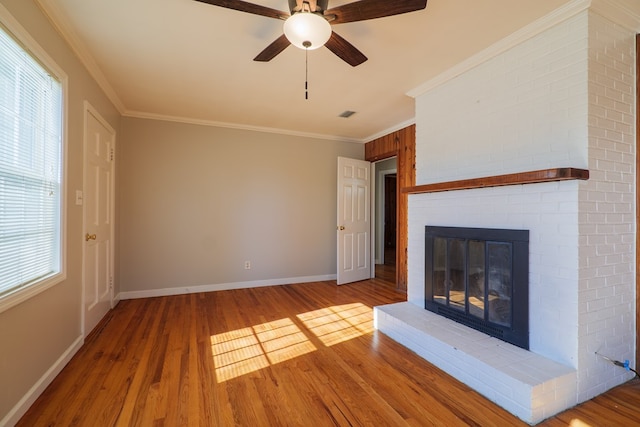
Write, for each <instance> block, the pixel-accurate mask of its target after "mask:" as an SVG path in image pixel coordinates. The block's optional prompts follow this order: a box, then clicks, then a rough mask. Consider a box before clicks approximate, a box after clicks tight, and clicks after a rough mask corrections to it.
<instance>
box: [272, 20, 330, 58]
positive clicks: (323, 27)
mask: <svg viewBox="0 0 640 427" xmlns="http://www.w3.org/2000/svg"><path fill="white" fill-rule="evenodd" d="M331 32H332V31H331V25H330V24H329V22H327V20H326V19H324V18H323V17H322V16H320V15H317V14H315V13H311V12H298V13H296V14H294V15H291V16H290V17H289V18H287V20H286V21H284V35H285V36H286V37H287V39H288V40H289V41H290V42H291V44H292V45H294V46H296V47H298V48H300V49H309V50H313V49H318V48H319V47H322V46H324V44H325V43H326V42H327V41H328V40H329V38H330V37H331ZM309 43H310V45H309Z"/></svg>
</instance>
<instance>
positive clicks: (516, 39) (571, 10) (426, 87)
mask: <svg viewBox="0 0 640 427" xmlns="http://www.w3.org/2000/svg"><path fill="white" fill-rule="evenodd" d="M591 1H592V0H573V1H571V2H569V3H567V4H565V5H564V6H562V7H560V8H558V9H556V10H554V11H553V12H551V13H549V14H548V15H546V16H544V17H542V18H540V19H538V20H536V21H534V22H532V23H531V24H529V25H527V26H525V27H523V28H521V29H519V30H518V31H516V32H515V33H513V34H511V35H509V36H507V37H505V38H503V39H502V40H500V41H498V42H496V43H494V44H493V45H491V46H489V47H488V48H486V49H484V50H481V51H480V52H478V53H476V54H475V55H473V56H471V57H469V58H468V59H466V60H464V61H462V62H460V63H459V64H457V65H455V66H453V67H451V68H450V69H448V70H447V71H445V72H444V73H442V74H440V75H438V76H436V77H434V78H433V79H431V80H429V81H427V82H425V83H423V84H421V85H420V86H418V87H416V88H414V89H411V90H410V91H409V92H407V95H408V96H411V97H412V98H417V97H418V96H420V95H424V94H425V93H427V92H429V91H431V90H433V89H435V88H436V87H438V86H440V85H442V84H444V83H446V82H448V81H450V80H452V79H454V78H455V77H458V76H460V75H462V74H464V73H466V72H467V71H469V70H471V69H473V68H475V67H477V66H478V65H480V64H482V63H484V62H486V61H488V60H490V59H492V58H494V57H496V56H498V55H500V54H501V53H503V52H506V51H507V50H509V49H511V48H512V47H514V46H517V45H519V44H520V43H523V42H524V41H526V40H528V39H530V38H532V37H534V36H537V35H538V34H540V33H542V32H544V31H546V30H548V29H549V28H552V27H554V26H556V25H558V24H560V23H561V22H563V21H566V20H567V19H569V18H571V17H573V16H575V15H577V14H578V13H580V12H583V11H584V10H587V9H588V8H589V6H590V5H591Z"/></svg>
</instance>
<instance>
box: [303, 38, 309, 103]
mask: <svg viewBox="0 0 640 427" xmlns="http://www.w3.org/2000/svg"><path fill="white" fill-rule="evenodd" d="M304 99H309V48H308V47H307V48H306V49H305V50H304Z"/></svg>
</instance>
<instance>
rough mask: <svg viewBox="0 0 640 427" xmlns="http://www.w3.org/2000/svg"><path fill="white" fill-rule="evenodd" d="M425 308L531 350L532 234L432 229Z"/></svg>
mask: <svg viewBox="0 0 640 427" xmlns="http://www.w3.org/2000/svg"><path fill="white" fill-rule="evenodd" d="M425 244H426V245H425V308H426V309H427V310H429V311H432V312H434V313H436V314H439V315H441V316H444V317H447V318H449V319H451V320H454V321H456V322H458V323H461V324H463V325H466V326H468V327H471V328H474V329H476V330H478V331H481V332H484V333H486V334H488V335H491V336H494V337H496V338H499V339H501V340H503V341H506V342H509V343H511V344H514V345H516V346H518V347H522V348H524V349H527V350H528V349H529V231H528V230H505V229H492V228H463V227H435V226H426V229H425Z"/></svg>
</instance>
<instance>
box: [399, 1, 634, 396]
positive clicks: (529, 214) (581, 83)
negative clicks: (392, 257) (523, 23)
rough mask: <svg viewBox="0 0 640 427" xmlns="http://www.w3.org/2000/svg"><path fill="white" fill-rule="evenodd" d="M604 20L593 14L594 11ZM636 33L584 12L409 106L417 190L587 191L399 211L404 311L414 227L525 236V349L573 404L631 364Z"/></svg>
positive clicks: (477, 195) (518, 194)
mask: <svg viewBox="0 0 640 427" xmlns="http://www.w3.org/2000/svg"><path fill="white" fill-rule="evenodd" d="M599 10H602V9H599ZM634 38H635V32H634V31H632V30H629V29H628V28H627V29H625V28H623V27H620V26H618V25H615V24H614V23H613V22H612V21H610V20H608V19H607V18H604V17H603V16H601V15H600V14H599V13H596V12H595V11H593V10H583V11H581V12H579V13H577V14H575V15H574V16H572V17H570V18H569V19H567V20H564V21H562V22H559V23H557V24H556V25H553V26H552V27H551V28H548V29H546V30H544V31H542V32H541V33H539V34H537V35H535V36H534V37H532V38H530V39H528V40H525V41H523V42H522V43H520V44H518V45H516V46H514V47H512V48H511V49H509V50H508V51H506V52H503V53H500V54H498V55H497V56H495V57H493V58H491V59H489V60H487V61H486V62H484V63H482V64H480V65H478V66H477V67H475V68H473V69H471V70H469V71H468V72H466V73H464V74H462V75H459V76H457V77H455V78H453V79H451V80H449V81H447V82H446V83H444V84H442V85H440V86H438V87H436V88H434V89H432V90H430V91H428V92H426V93H424V94H421V95H420V96H419V97H418V98H417V99H416V123H417V146H416V169H417V171H416V178H417V184H418V185H420V184H427V183H434V182H443V181H451V180H457V179H465V178H474V177H483V176H494V175H501V174H507V173H514V172H525V171H534V170H538V169H546V168H557V167H576V168H582V169H589V170H590V173H591V178H590V180H588V181H569V182H556V183H545V184H529V185H519V186H508V187H499V188H484V189H476V190H467V191H452V192H445V193H432V194H418V195H412V196H410V197H409V239H410V240H409V259H408V263H409V289H408V297H409V301H410V302H412V303H415V304H417V305H420V306H423V305H424V226H425V225H427V224H428V225H449V226H473V227H496V228H524V229H529V230H530V277H529V286H530V328H531V330H530V347H531V350H532V351H533V352H536V353H539V354H541V355H543V356H546V357H548V358H551V359H553V360H556V361H558V362H560V363H563V364H566V365H568V366H572V367H574V368H576V369H578V373H579V375H578V379H579V383H578V399H579V401H583V400H586V399H588V398H590V397H593V396H595V395H596V394H599V393H601V392H603V391H605V390H607V389H608V388H611V387H612V386H614V385H617V384H619V383H621V382H623V381H625V380H627V379H629V378H630V374H629V373H628V372H627V371H625V370H623V369H620V368H616V367H614V366H613V365H611V364H609V363H606V362H604V361H603V360H602V359H601V358H598V356H596V355H595V352H596V351H600V352H601V353H603V354H607V355H608V356H609V357H614V358H616V359H621V360H624V359H630V360H633V348H634V344H635V325H634V303H635V283H634V277H633V274H632V273H633V271H634V259H635V250H634V234H633V233H634V230H635V224H634V222H635V219H634V209H635V203H634V188H633V187H634V184H633V183H634V179H635V178H634V177H635V129H634V120H635V119H634V117H635V108H634V103H635V97H634V91H635V87H634V85H635V83H634V82H635V80H634V78H635V77H634V71H633V68H634V67H633V64H634V63H635V49H634V47H633V46H634Z"/></svg>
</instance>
